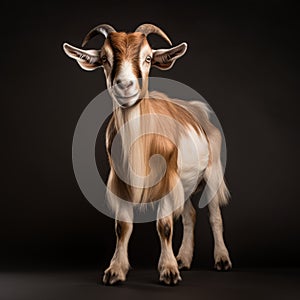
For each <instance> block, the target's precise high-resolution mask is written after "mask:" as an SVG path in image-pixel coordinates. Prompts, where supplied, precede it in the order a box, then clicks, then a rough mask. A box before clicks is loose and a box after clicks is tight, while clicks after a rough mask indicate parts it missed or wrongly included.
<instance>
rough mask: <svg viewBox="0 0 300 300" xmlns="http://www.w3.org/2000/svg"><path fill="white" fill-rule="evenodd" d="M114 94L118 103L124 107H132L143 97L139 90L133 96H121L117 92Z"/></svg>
mask: <svg viewBox="0 0 300 300" xmlns="http://www.w3.org/2000/svg"><path fill="white" fill-rule="evenodd" d="M112 96H113V99H114V100H115V102H116V104H117V105H118V106H119V107H122V108H128V107H131V106H133V105H135V104H136V103H137V102H138V101H139V100H140V99H141V96H140V93H139V92H137V93H136V94H133V95H132V96H129V97H121V96H117V95H115V94H113V95H112Z"/></svg>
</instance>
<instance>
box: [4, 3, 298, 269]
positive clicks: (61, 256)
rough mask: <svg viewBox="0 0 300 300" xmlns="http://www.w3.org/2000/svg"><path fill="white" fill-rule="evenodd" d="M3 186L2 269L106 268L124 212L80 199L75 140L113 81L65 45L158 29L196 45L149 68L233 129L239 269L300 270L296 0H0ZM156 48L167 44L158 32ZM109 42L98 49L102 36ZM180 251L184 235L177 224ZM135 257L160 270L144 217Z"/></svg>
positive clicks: (230, 220) (199, 234)
mask: <svg viewBox="0 0 300 300" xmlns="http://www.w3.org/2000/svg"><path fill="white" fill-rule="evenodd" d="M1 13H2V17H1V40H2V45H1V49H2V50H1V106H2V121H3V126H2V137H1V139H2V151H3V154H2V158H3V160H2V164H1V171H2V172H1V173H2V184H3V185H2V193H1V209H0V240H1V247H0V268H1V269H10V268H26V269H34V268H37V267H47V268H52V267H55V268H60V267H61V268H64V267H66V266H67V267H74V268H81V267H90V266H92V267H95V268H99V269H101V270H102V269H103V268H104V267H105V266H107V265H108V263H109V260H110V258H111V256H112V254H113V250H114V243H115V237H114V222H113V220H111V219H109V218H108V217H106V216H104V215H102V214H101V213H99V212H98V211H97V210H95V209H94V208H93V207H92V206H91V205H90V204H89V202H88V201H87V200H86V199H85V198H84V196H83V195H82V193H81V191H80V189H79V187H78V185H77V183H76V180H75V177H74V173H73V169H72V157H71V148H72V138H73V132H74V129H75V126H76V123H77V120H78V118H79V116H80V114H81V113H82V111H83V110H84V108H85V107H86V106H87V104H88V103H89V102H90V101H91V100H92V99H93V98H94V97H95V96H96V95H97V94H98V93H99V92H101V91H103V90H104V88H105V81H104V75H103V74H102V71H101V70H98V71H95V72H85V71H83V70H81V69H80V68H79V67H78V65H77V64H76V63H75V62H73V61H71V60H70V59H69V58H68V57H67V56H66V55H65V54H64V53H63V51H62V43H63V42H69V43H71V44H73V45H75V46H80V43H81V41H82V38H83V37H84V35H85V34H86V33H87V32H88V31H89V30H90V29H91V28H92V27H94V26H96V25H98V24H100V23H109V24H111V25H113V26H114V27H115V28H116V29H117V30H124V31H132V30H134V29H135V28H136V27H137V26H138V25H140V24H141V23H145V22H150V23H154V24H156V25H158V26H160V27H161V28H162V29H163V30H165V32H166V33H167V34H168V35H169V36H170V38H171V39H172V41H173V43H174V44H178V43H180V42H182V41H186V42H187V43H188V45H189V48H188V52H187V53H186V55H185V56H184V57H183V58H182V59H180V60H179V61H178V62H177V63H176V64H175V66H174V67H173V69H172V70H170V71H167V72H163V71H159V70H153V72H152V75H153V76H164V77H167V78H170V79H174V80H177V81H179V82H182V83H185V84H187V85H189V86H190V87H192V88H193V89H195V90H197V91H198V92H199V93H200V94H201V95H202V96H203V97H204V98H205V99H206V100H207V101H208V102H209V103H210V105H211V106H212V108H213V109H214V111H215V112H216V114H217V116H218V117H219V120H220V121H221V124H222V126H223V130H224V133H225V136H226V142H227V150H228V164H227V169H226V177H227V181H228V184H229V188H230V191H231V194H232V200H231V202H230V205H229V206H228V207H226V208H224V209H223V216H224V223H225V240H226V243H227V245H228V248H229V250H230V253H231V258H232V261H233V264H234V266H236V267H269V266H272V267H275V266H276V267H280V266H299V263H300V261H299V252H300V243H299V240H300V235H299V229H300V221H299V209H300V201H299V195H298V187H299V182H298V181H299V171H298V168H299V156H298V155H299V129H300V128H299V122H298V114H299V53H300V51H299V50H300V49H299V10H298V9H297V7H296V5H295V4H293V3H292V2H288V1H239V2H237V1H236V2H234V1H224V2H220V3H216V2H213V1H206V2H203V1H198V2H197V4H192V2H188V1H180V2H174V1H145V2H143V1H140V2H135V3H134V2H127V1H124V0H123V1H113V2H112V1H96V2H92V1H82V2H76V1H69V2H68V1H65V2H63V3H60V4H54V3H51V2H47V3H39V2H33V1H26V2H22V3H18V2H13V3H11V2H10V1H2V2H1ZM150 41H152V43H153V45H154V47H166V46H167V45H166V43H165V42H164V41H163V40H162V39H159V38H156V37H150ZM102 42H103V39H102V38H99V39H95V41H93V42H92V43H91V45H95V46H97V47H100V46H101V43H102ZM197 214H198V219H197V226H196V249H195V256H194V266H198V267H208V266H209V267H211V266H212V264H213V241H212V235H211V231H210V227H209V223H208V218H207V209H202V210H199V209H198V210H197ZM175 229H176V233H175V239H174V247H175V248H176V249H177V248H178V246H179V242H180V237H181V226H180V223H179V222H178V224H177V225H176V228H175ZM129 251H130V253H129V257H130V262H131V264H132V266H133V267H136V266H147V267H151V268H153V269H154V268H156V263H157V261H158V256H159V240H158V237H157V234H156V229H155V224H154V223H150V224H138V225H135V226H134V232H133V235H132V238H131V242H130V246H129Z"/></svg>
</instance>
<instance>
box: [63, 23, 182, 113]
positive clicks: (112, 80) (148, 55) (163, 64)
mask: <svg viewBox="0 0 300 300" xmlns="http://www.w3.org/2000/svg"><path fill="white" fill-rule="evenodd" d="M150 33H155V34H158V35H160V36H161V37H163V38H164V39H165V40H166V41H167V42H168V43H169V44H170V45H172V43H171V41H170V39H169V38H168V37H167V35H166V34H165V33H164V32H163V31H162V30H161V29H159V28H158V27H156V26H154V25H152V24H143V25H141V26H139V27H138V28H137V29H136V31H135V32H133V33H125V32H116V31H115V29H114V28H113V27H111V26H110V25H107V24H102V25H99V26H97V27H95V28H94V29H92V30H91V31H90V32H89V33H88V34H87V35H86V37H85V38H84V40H83V43H82V47H84V46H85V45H86V44H87V42H88V41H89V40H90V39H91V38H93V37H94V36H96V35H98V34H103V35H104V36H105V41H104V44H103V46H102V48H101V49H100V50H83V49H79V48H76V47H73V46H71V45H69V44H67V43H65V44H64V45H63V48H64V51H65V52H66V54H67V55H68V56H70V57H71V58H73V59H75V60H76V61H77V62H78V64H79V65H80V66H81V67H82V68H83V69H84V70H88V71H92V70H95V69H97V68H99V67H103V69H104V73H105V76H106V83H107V88H108V90H109V93H110V95H111V97H112V98H113V100H114V101H116V103H117V104H119V105H120V106H121V107H123V108H125V107H130V106H132V105H134V104H135V103H136V102H137V101H138V100H139V99H142V98H143V97H144V96H145V94H146V92H147V91H148V74H149V71H150V68H151V66H154V67H157V68H159V69H162V70H168V69H170V68H171V67H172V66H173V64H174V62H175V61H176V60H177V58H179V57H181V56H182V55H183V54H184V53H185V51H186V49H187V44H186V43H182V44H180V45H178V46H175V47H172V48H169V49H159V50H154V49H152V48H151V47H150V45H149V43H148V41H147V35H148V34H150Z"/></svg>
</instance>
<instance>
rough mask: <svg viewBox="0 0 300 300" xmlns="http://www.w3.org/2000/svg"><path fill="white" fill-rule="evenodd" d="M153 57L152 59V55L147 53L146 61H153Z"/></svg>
mask: <svg viewBox="0 0 300 300" xmlns="http://www.w3.org/2000/svg"><path fill="white" fill-rule="evenodd" d="M151 59H152V57H151V56H150V55H147V57H146V62H147V63H150V62H151Z"/></svg>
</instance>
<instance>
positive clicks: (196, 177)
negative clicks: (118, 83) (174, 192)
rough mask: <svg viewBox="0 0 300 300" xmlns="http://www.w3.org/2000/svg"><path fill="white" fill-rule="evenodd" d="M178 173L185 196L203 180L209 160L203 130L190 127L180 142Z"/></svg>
mask: <svg viewBox="0 0 300 300" xmlns="http://www.w3.org/2000/svg"><path fill="white" fill-rule="evenodd" d="M178 148H179V151H178V152H179V153H180V154H181V155H180V154H179V155H178V162H177V164H178V174H179V177H180V180H181V182H182V186H183V189H184V193H185V198H186V197H188V196H190V195H191V194H192V193H193V192H194V191H195V189H196V188H197V186H198V184H199V182H200V181H201V180H202V177H203V173H204V171H205V169H206V168H207V165H208V161H209V147H208V142H207V139H206V136H205V134H204V133H203V132H196V131H195V130H194V128H192V127H191V128H190V129H189V130H188V131H187V132H186V134H185V135H183V136H182V137H181V139H180V142H179V147H178Z"/></svg>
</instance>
